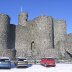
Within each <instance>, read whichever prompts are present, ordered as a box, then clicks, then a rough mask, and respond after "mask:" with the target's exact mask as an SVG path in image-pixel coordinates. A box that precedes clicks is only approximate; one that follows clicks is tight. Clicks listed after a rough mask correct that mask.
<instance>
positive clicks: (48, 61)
mask: <svg viewBox="0 0 72 72" xmlns="http://www.w3.org/2000/svg"><path fill="white" fill-rule="evenodd" d="M40 64H41V65H43V66H45V67H55V66H56V63H55V59H54V58H42V59H41V61H40Z"/></svg>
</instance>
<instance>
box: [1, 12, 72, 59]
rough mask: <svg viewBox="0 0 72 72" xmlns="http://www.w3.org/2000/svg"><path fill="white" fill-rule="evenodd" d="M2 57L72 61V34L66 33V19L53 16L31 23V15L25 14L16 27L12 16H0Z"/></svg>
mask: <svg viewBox="0 0 72 72" xmlns="http://www.w3.org/2000/svg"><path fill="white" fill-rule="evenodd" d="M0 56H1V57H2V56H5V57H10V58H11V59H15V58H16V57H25V58H32V59H41V58H48V57H53V58H57V59H71V57H72V34H67V33H66V22H65V21H64V20H58V19H54V18H52V17H51V16H39V17H36V18H34V19H33V20H31V21H28V14H27V13H26V12H21V13H20V14H19V16H18V25H14V24H10V17H9V16H8V15H6V14H0Z"/></svg>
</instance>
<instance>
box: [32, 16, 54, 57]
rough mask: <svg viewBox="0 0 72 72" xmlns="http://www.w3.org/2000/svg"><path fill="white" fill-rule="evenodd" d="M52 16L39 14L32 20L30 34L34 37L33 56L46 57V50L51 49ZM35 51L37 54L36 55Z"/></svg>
mask: <svg viewBox="0 0 72 72" xmlns="http://www.w3.org/2000/svg"><path fill="white" fill-rule="evenodd" d="M52 25H53V24H52V17H50V16H40V17H37V18H35V19H34V20H33V22H32V28H31V29H32V36H33V39H34V45H35V46H34V47H35V48H33V50H34V51H35V52H33V55H34V57H35V56H37V57H48V50H49V49H53V35H52V34H53V28H52ZM36 52H37V55H36Z"/></svg>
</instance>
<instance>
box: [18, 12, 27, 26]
mask: <svg viewBox="0 0 72 72" xmlns="http://www.w3.org/2000/svg"><path fill="white" fill-rule="evenodd" d="M27 18H28V14H27V13H26V12H21V13H20V14H19V17H18V24H19V25H22V26H26V24H27Z"/></svg>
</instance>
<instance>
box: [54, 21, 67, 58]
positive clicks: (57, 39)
mask: <svg viewBox="0 0 72 72" xmlns="http://www.w3.org/2000/svg"><path fill="white" fill-rule="evenodd" d="M53 23H54V47H55V49H57V50H58V51H59V55H60V56H61V57H62V56H63V57H65V48H66V44H65V41H66V34H67V33H66V22H65V21H64V20H53ZM61 57H60V58H61Z"/></svg>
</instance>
